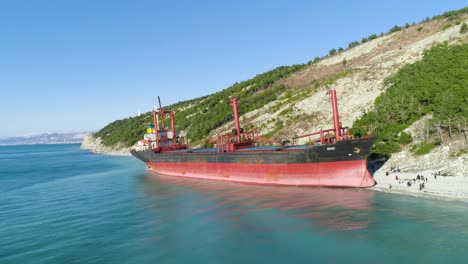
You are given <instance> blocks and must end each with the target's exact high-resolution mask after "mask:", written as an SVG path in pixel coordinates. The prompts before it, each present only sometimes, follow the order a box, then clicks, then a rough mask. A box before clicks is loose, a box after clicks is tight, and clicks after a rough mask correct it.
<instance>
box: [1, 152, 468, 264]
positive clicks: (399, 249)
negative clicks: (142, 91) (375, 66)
mask: <svg viewBox="0 0 468 264" xmlns="http://www.w3.org/2000/svg"><path fill="white" fill-rule="evenodd" d="M0 263H2V264H9V263H51V264H53V263H468V204H467V203H466V202H453V201H438V200H428V199H421V198H414V197H411V196H403V195H396V194H386V193H381V192H376V191H373V190H362V189H360V190H357V189H328V188H298V187H272V186H256V185H245V184H237V183H230V182H217V181H207V180H193V179H182V178H173V177H167V176H161V175H156V174H151V173H146V171H145V166H144V164H143V163H141V162H140V161H138V160H136V159H134V158H132V157H111V156H102V155H96V154H92V153H90V152H88V151H86V150H81V149H79V146H78V145H35V146H8V147H0Z"/></svg>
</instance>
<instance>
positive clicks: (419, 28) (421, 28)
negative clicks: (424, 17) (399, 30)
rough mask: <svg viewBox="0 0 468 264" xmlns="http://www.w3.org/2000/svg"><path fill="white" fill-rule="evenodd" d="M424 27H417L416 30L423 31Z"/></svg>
mask: <svg viewBox="0 0 468 264" xmlns="http://www.w3.org/2000/svg"><path fill="white" fill-rule="evenodd" d="M423 28H424V27H418V28H417V29H416V30H417V31H418V32H419V31H421V30H423Z"/></svg>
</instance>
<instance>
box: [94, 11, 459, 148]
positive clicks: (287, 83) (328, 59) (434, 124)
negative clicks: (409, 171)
mask: <svg viewBox="0 0 468 264" xmlns="http://www.w3.org/2000/svg"><path fill="white" fill-rule="evenodd" d="M467 13H468V8H464V9H462V10H459V11H453V12H447V13H445V14H443V15H440V16H436V17H434V18H432V19H427V20H426V21H423V22H421V23H418V24H415V25H409V24H406V25H405V26H401V27H399V26H395V27H393V28H392V29H391V30H390V31H389V32H388V33H386V34H380V35H379V36H377V35H375V34H373V35H371V36H369V37H364V38H363V39H362V40H361V41H353V42H351V43H350V44H349V47H348V48H346V49H343V48H338V49H331V50H330V54H329V55H328V56H325V57H322V58H318V57H317V58H315V59H314V60H311V61H309V62H308V63H306V64H301V65H293V66H282V67H278V68H276V69H274V70H272V71H269V72H266V73H263V74H259V75H257V76H256V77H254V78H252V79H250V80H247V81H242V82H239V83H236V84H234V85H232V86H230V87H228V88H226V89H224V90H222V91H220V92H218V93H215V94H212V95H209V96H204V97H201V98H197V99H193V100H190V101H185V102H180V103H177V104H174V105H171V106H168V108H171V109H173V110H174V111H175V112H176V120H177V126H178V128H179V129H181V130H183V131H184V133H185V134H186V135H187V137H188V138H189V140H190V141H191V142H192V144H191V145H192V146H195V145H202V144H204V143H205V142H208V141H207V140H208V139H209V138H210V137H211V136H213V135H216V134H219V133H223V132H226V131H230V130H231V128H232V127H233V122H232V121H231V120H232V113H231V108H230V105H229V102H228V98H229V97H237V98H239V103H240V105H239V107H240V108H239V111H240V116H241V123H242V125H243V127H244V128H245V129H246V130H250V129H255V130H258V131H259V132H260V134H263V135H265V136H266V137H269V138H271V139H272V140H276V141H281V140H283V139H291V138H292V137H293V136H294V135H300V134H304V133H308V132H312V131H316V130H320V129H321V128H329V127H331V126H332V118H331V107H330V105H329V102H328V97H327V96H326V95H325V91H326V90H327V89H328V88H329V87H332V88H334V89H336V90H337V93H338V100H339V104H340V116H341V122H342V123H343V125H345V126H350V127H351V126H352V127H353V130H352V131H353V133H355V134H363V133H369V132H370V133H373V134H375V135H377V136H378V137H379V141H380V143H379V144H376V149H375V154H378V155H383V156H387V157H390V156H391V155H392V153H395V152H399V151H400V150H402V149H403V150H405V149H406V148H413V150H412V151H413V152H414V151H418V149H419V148H423V150H421V151H422V154H421V155H423V154H425V149H424V148H428V149H429V151H426V153H427V152H430V149H432V148H435V147H436V146H438V145H440V144H443V145H448V144H449V143H450V142H452V141H457V140H459V141H460V142H461V144H462V146H464V148H465V149H466V144H467V143H466V136H465V138H463V135H466V134H465V133H466V125H465V123H466V122H465V123H463V122H464V120H465V119H464V118H466V119H468V118H467V116H468V114H467V109H466V105H467V104H466V100H467V98H468V94H467V89H466V87H467V78H466V76H468V72H467V69H468V67H467V65H468V63H467V60H466V59H467V58H468V56H467V54H468V53H467V45H468V44H467V43H468V33H467V29H466V27H467V26H466V23H467V20H468V14H467ZM423 58H425V59H423ZM442 69H444V70H445V71H443V74H444V77H440V76H439V77H437V78H436V79H434V80H433V81H432V82H427V83H424V81H425V80H426V79H430V78H429V77H430V76H433V75H434V74H435V73H441V74H442V71H441V70H442ZM426 84H429V85H426ZM414 87H417V90H413V91H412V89H413V88H414ZM436 88H437V89H436ZM438 89H439V90H438ZM441 91H442V92H444V93H442V94H441ZM411 94H414V95H418V96H413V97H409V96H408V95H411ZM436 95H438V96H436ZM407 99H408V100H410V101H411V104H409V103H408V102H407V101H406V100H407ZM398 100H399V101H398ZM397 101H398V104H397V103H396V102H397ZM407 105H408V106H409V105H411V107H407V108H406V107H403V106H407ZM449 105H451V106H463V105H464V106H465V107H459V108H457V107H452V108H450V111H445V112H444V111H443V109H444V107H445V106H449ZM390 106H394V107H390ZM442 112H444V113H442ZM427 116H434V118H432V119H430V121H429V123H428V124H429V125H428V126H426V128H425V131H427V137H425V138H424V139H423V140H422V141H421V140H420V141H418V143H417V144H418V145H415V144H414V146H413V143H411V140H412V139H413V138H416V137H420V136H421V135H420V134H415V135H413V134H411V132H408V134H409V137H408V138H409V139H406V141H405V136H406V134H405V133H403V138H402V139H401V141H400V138H401V137H402V134H401V133H400V132H401V131H403V130H404V129H408V128H410V126H411V125H412V124H413V123H414V122H416V121H418V120H420V119H421V118H423V117H427ZM376 117H379V118H376ZM380 117H382V118H380ZM383 117H385V118H383ZM376 119H379V120H376ZM449 120H450V121H449ZM390 121H391V122H390ZM447 121H449V122H453V123H452V124H453V125H450V126H447ZM392 122H393V123H392ZM147 123H151V115H150V113H146V114H144V115H142V116H139V117H132V118H127V119H123V120H118V121H115V122H113V123H111V124H109V125H107V126H106V127H104V128H103V129H101V130H100V131H98V132H97V133H95V134H94V135H93V137H94V139H93V140H94V142H96V140H98V141H99V142H100V144H101V145H104V146H107V147H111V148H113V149H115V148H116V146H118V147H117V148H121V147H129V146H131V145H133V144H134V143H135V142H136V141H137V140H138V139H140V138H141V136H142V135H143V133H144V130H145V126H146V124H147ZM463 125H464V126H465V127H464V128H463ZM452 129H453V131H452ZM447 134H450V136H447ZM437 138H439V139H438V140H437ZM298 143H301V142H298ZM425 143H429V144H432V146H429V147H426V146H425V145H424V144H425ZM456 145H457V146H459V145H460V144H456ZM464 148H459V147H458V149H461V150H460V151H461V152H456V151H459V150H458V149H455V150H453V151H455V152H456V153H460V154H457V155H458V156H463V155H464V153H463V149H464ZM453 151H452V152H453ZM418 153H419V152H418Z"/></svg>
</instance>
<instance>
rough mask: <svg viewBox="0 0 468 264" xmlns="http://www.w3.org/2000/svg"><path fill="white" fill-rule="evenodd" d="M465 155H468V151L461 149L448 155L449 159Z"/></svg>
mask: <svg viewBox="0 0 468 264" xmlns="http://www.w3.org/2000/svg"><path fill="white" fill-rule="evenodd" d="M466 153H468V150H466V149H463V148H462V149H459V150H458V151H457V152H452V153H450V157H451V158H456V157H459V156H461V155H463V154H466Z"/></svg>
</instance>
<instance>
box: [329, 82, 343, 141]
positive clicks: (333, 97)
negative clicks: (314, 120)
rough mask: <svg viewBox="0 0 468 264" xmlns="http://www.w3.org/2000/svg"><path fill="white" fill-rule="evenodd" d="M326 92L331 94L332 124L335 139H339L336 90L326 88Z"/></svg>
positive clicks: (339, 125)
mask: <svg viewBox="0 0 468 264" xmlns="http://www.w3.org/2000/svg"><path fill="white" fill-rule="evenodd" d="M327 94H330V95H331V102H332V110H333V125H334V128H335V140H336V141H340V140H341V124H340V115H339V114H338V101H337V100H336V90H328V92H327Z"/></svg>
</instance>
